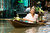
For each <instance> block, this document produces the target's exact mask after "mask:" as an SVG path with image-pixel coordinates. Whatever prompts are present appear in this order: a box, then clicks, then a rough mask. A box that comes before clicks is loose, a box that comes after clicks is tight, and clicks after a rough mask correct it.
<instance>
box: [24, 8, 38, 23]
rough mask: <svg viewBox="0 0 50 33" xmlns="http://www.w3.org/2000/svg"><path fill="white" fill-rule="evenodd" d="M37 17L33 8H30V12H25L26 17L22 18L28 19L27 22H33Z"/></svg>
mask: <svg viewBox="0 0 50 33" xmlns="http://www.w3.org/2000/svg"><path fill="white" fill-rule="evenodd" d="M37 19H38V14H35V9H34V8H32V9H31V10H30V13H29V14H27V16H26V17H24V18H23V20H24V21H29V22H32V23H34V21H37Z"/></svg>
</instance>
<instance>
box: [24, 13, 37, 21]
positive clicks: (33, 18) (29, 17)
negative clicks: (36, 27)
mask: <svg viewBox="0 0 50 33" xmlns="http://www.w3.org/2000/svg"><path fill="white" fill-rule="evenodd" d="M24 18H25V19H28V20H31V21H36V19H37V18H38V14H35V15H34V17H32V15H31V13H29V14H27V16H26V17H24Z"/></svg>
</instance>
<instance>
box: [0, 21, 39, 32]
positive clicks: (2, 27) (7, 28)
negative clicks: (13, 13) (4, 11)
mask: <svg viewBox="0 0 50 33" xmlns="http://www.w3.org/2000/svg"><path fill="white" fill-rule="evenodd" d="M39 27H40V26H38V27H19V28H18V27H17V28H14V26H12V25H11V24H10V23H9V21H4V20H2V21H1V20H0V33H37V32H38V29H39Z"/></svg>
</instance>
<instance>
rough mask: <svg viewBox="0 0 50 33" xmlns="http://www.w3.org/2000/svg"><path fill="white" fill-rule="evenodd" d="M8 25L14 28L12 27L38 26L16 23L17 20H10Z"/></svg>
mask: <svg viewBox="0 0 50 33" xmlns="http://www.w3.org/2000/svg"><path fill="white" fill-rule="evenodd" d="M10 23H11V24H12V25H13V26H14V27H32V26H37V25H39V24H37V23H35V24H34V23H26V22H22V21H18V20H15V21H13V20H10Z"/></svg>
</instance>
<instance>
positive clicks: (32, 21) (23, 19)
mask: <svg viewBox="0 0 50 33" xmlns="http://www.w3.org/2000/svg"><path fill="white" fill-rule="evenodd" d="M23 20H24V21H26V20H27V21H30V22H34V21H32V20H29V19H26V18H23Z"/></svg>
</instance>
